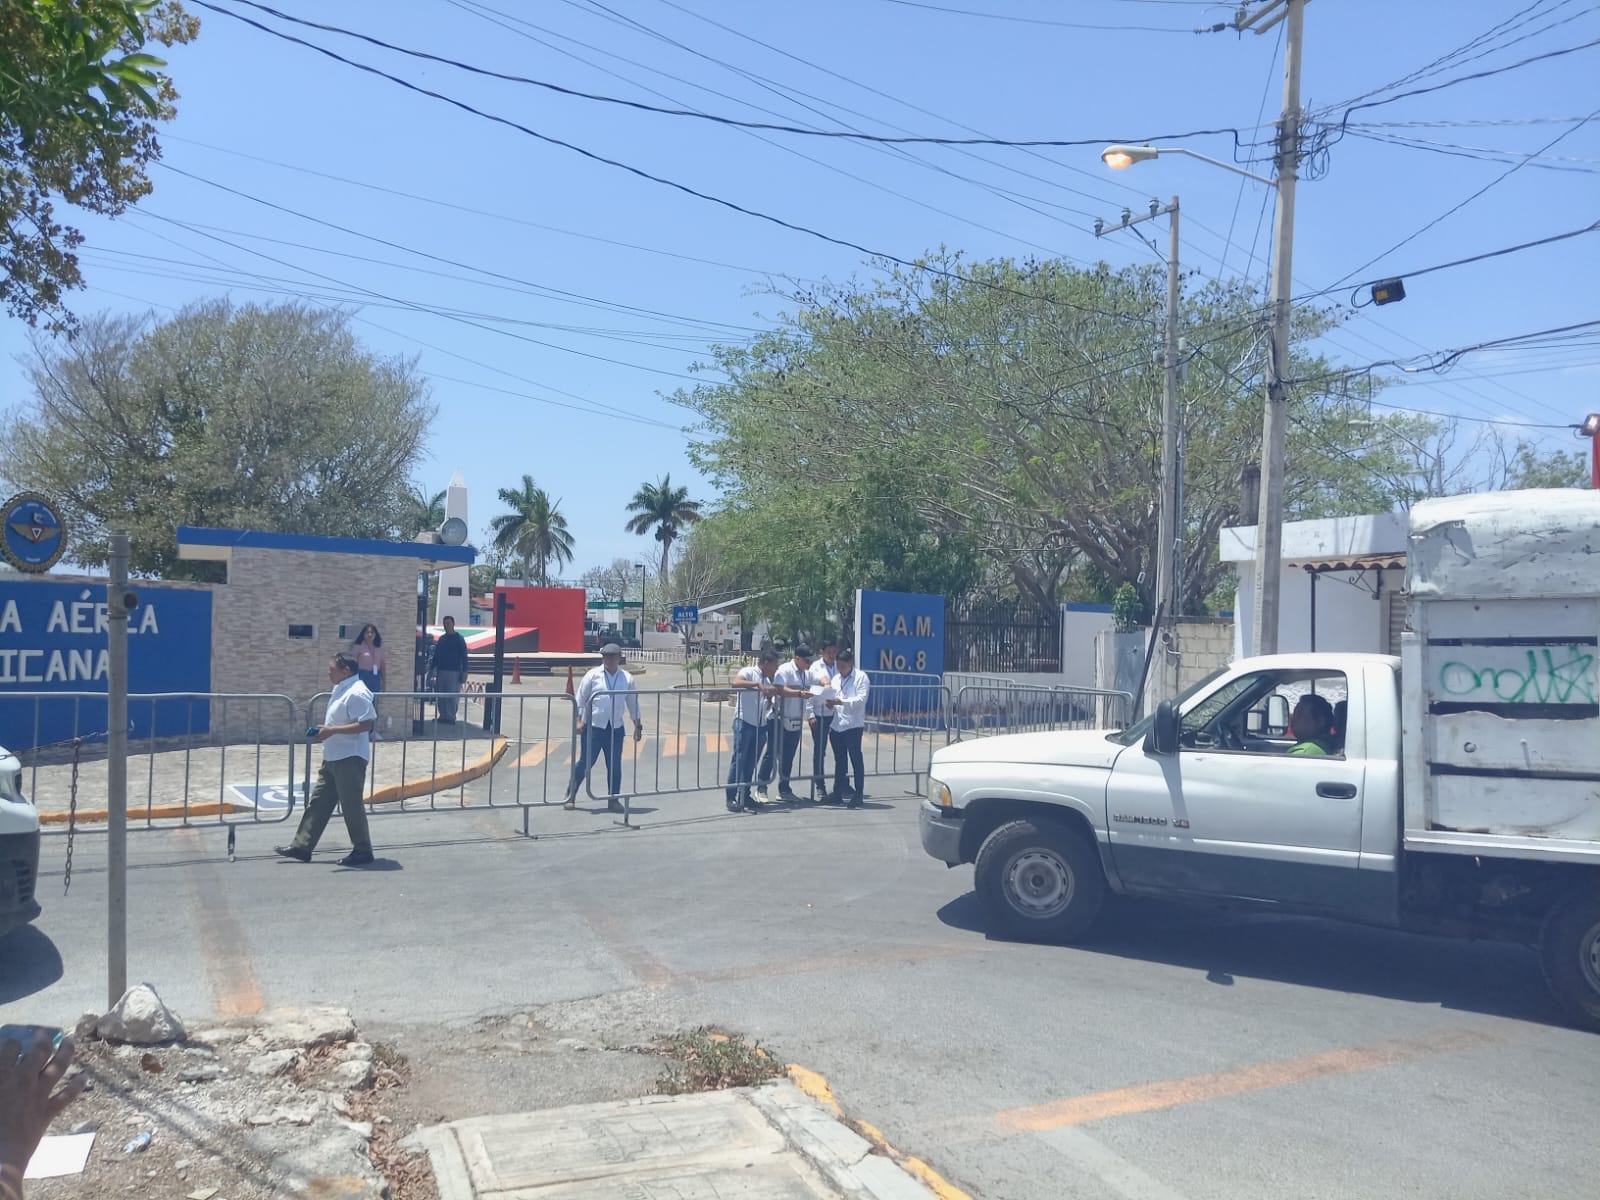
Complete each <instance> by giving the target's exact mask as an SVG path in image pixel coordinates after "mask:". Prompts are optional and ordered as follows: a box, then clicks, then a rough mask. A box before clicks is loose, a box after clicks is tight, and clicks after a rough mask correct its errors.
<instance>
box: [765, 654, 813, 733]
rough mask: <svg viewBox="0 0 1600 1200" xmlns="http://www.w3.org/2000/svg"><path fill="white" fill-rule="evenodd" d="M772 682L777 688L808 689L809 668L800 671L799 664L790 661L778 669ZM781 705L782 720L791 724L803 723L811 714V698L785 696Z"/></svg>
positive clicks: (809, 682)
mask: <svg viewBox="0 0 1600 1200" xmlns="http://www.w3.org/2000/svg"><path fill="white" fill-rule="evenodd" d="M772 681H773V682H774V683H776V684H777V685H778V686H779V687H791V688H809V687H810V686H811V668H809V667H807V668H806V669H805V670H801V669H800V664H799V663H797V662H795V661H794V659H792V658H791V659H790V660H789V661H788V662H786V663H784V664H783V666H781V667H779V668H778V673H777V674H776V675H774V676H773V677H772ZM781 704H782V705H783V709H782V711H783V719H784V721H785V722H788V723H790V724H792V723H793V722H795V721H801V722H804V720H805V718H806V717H807V716H808V715H809V714H810V712H811V698H810V697H809V696H807V697H806V698H805V699H803V700H802V699H801V698H800V697H799V696H785V697H784V698H783V700H782V701H781Z"/></svg>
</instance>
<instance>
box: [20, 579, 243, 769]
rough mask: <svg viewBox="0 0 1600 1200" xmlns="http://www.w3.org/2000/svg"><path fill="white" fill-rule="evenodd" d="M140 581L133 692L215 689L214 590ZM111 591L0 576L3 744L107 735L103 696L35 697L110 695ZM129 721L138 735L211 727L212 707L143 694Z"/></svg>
mask: <svg viewBox="0 0 1600 1200" xmlns="http://www.w3.org/2000/svg"><path fill="white" fill-rule="evenodd" d="M133 586H134V588H135V590H136V591H138V592H139V596H140V604H139V607H138V608H136V609H134V610H133V612H132V614H131V616H130V619H129V622H128V629H129V637H128V690H129V692H130V694H134V695H138V694H148V693H152V692H191V693H193V692H197V693H202V694H203V693H206V692H209V691H210V690H211V601H212V597H211V593H210V592H209V591H206V590H204V589H202V588H160V587H154V586H151V585H148V584H147V585H143V586H141V585H140V584H138V583H137V582H136V583H134V585H133ZM105 597H106V589H105V585H104V584H103V583H58V582H55V581H52V580H43V579H24V578H5V579H0V745H4V746H5V747H6V748H7V749H9V750H30V749H33V748H35V747H37V746H43V745H49V744H51V743H55V742H64V741H70V740H71V739H72V738H73V737H75V736H78V737H84V738H86V739H87V740H92V741H95V742H103V741H104V740H105V733H106V705H105V701H104V700H97V699H93V698H85V699H81V700H78V699H66V698H61V699H50V698H48V697H46V698H39V697H37V696H35V695H32V694H33V693H64V692H96V693H99V694H100V695H104V694H105V690H106V673H107V655H108V650H107V640H106V625H107V622H106V612H105ZM22 694H26V695H22ZM128 722H129V731H128V732H129V736H130V737H133V738H148V737H170V736H177V735H181V734H185V733H203V732H206V731H207V730H209V729H210V727H211V714H210V705H209V703H208V702H207V701H205V700H204V699H199V700H195V699H190V698H187V697H185V698H177V697H174V698H171V699H163V700H159V701H139V700H135V701H131V702H130V703H129V706H128Z"/></svg>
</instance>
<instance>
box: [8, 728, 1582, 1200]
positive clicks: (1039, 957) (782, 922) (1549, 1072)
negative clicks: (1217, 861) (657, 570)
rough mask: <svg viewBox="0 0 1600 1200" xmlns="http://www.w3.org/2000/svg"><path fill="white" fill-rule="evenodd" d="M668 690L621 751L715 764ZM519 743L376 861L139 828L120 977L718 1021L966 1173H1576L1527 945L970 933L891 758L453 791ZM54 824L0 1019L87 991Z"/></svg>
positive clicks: (94, 917)
mask: <svg viewBox="0 0 1600 1200" xmlns="http://www.w3.org/2000/svg"><path fill="white" fill-rule="evenodd" d="M725 713H726V710H725V709H720V710H717V714H716V715H725ZM711 715H712V714H707V715H706V716H701V715H699V714H697V715H696V718H695V720H696V721H704V720H707V719H709V717H710V716H711ZM674 720H676V722H677V723H676V725H675V726H674V725H673V723H672V722H669V721H668V720H666V719H665V718H664V717H663V719H661V720H659V721H657V722H654V723H653V732H654V734H655V736H658V737H663V738H665V737H673V738H677V739H679V740H677V741H674V742H673V743H671V745H670V746H669V747H668V750H669V751H670V752H668V753H656V752H651V753H647V754H643V755H641V759H640V761H641V763H643V764H645V770H644V773H643V774H642V775H641V778H642V779H645V780H646V782H648V781H650V780H651V779H653V778H656V777H658V776H659V777H660V778H662V779H664V780H667V781H668V782H672V780H673V778H676V779H677V780H678V781H680V782H681V781H682V779H683V777H684V772H686V771H692V772H699V771H701V770H710V769H712V767H714V766H715V765H716V764H715V760H716V759H717V757H718V755H719V753H720V751H719V750H718V749H717V745H718V743H717V742H716V741H713V740H711V739H714V738H716V737H719V736H720V734H719V733H718V732H717V731H716V730H715V729H707V728H705V727H704V726H701V727H700V728H698V729H697V728H694V727H686V723H685V722H683V721H681V720H678V719H676V718H674ZM663 726H665V727H663ZM647 745H648V744H647ZM535 752H536V751H535V747H534V745H533V744H532V743H529V744H528V745H527V746H519V747H516V748H515V754H514V756H513V755H508V756H507V758H506V759H505V760H504V761H503V763H502V766H501V767H500V768H499V769H497V770H496V771H495V772H494V774H493V775H492V776H490V777H489V778H487V779H483V780H479V781H477V782H476V783H474V784H471V785H469V786H468V787H467V788H466V790H465V791H464V792H463V793H460V794H459V795H458V796H456V797H454V798H453V800H452V802H455V803H460V804H461V805H462V806H463V807H461V808H459V809H457V810H454V811H437V812H430V811H417V812H408V813H402V814H389V815H382V816H379V817H377V818H376V819H375V820H374V822H373V833H374V840H375V842H376V843H377V846H378V853H379V856H380V863H379V864H378V867H377V869H371V870H362V871H350V870H341V869H338V868H336V867H334V866H333V865H332V859H333V858H334V857H336V856H337V854H338V853H339V852H340V849H341V845H342V831H341V828H340V825H339V822H338V820H337V819H335V821H334V822H333V824H332V826H331V827H330V834H329V838H328V840H327V842H326V844H325V846H324V850H323V856H324V857H323V858H321V859H319V861H318V862H316V863H313V864H312V865H309V866H305V865H301V864H298V863H292V862H286V861H283V860H280V859H277V858H275V857H273V856H272V853H271V847H272V845H273V844H274V842H275V841H281V840H286V838H285V837H283V836H282V835H281V834H280V832H279V830H278V829H276V828H273V827H266V828H253V827H246V828H244V829H242V830H241V831H240V833H239V837H238V859H237V861H235V862H231V863H230V862H229V861H228V860H227V857H226V853H225V836H224V834H223V833H222V831H221V830H218V829H214V828H213V829H207V830H181V831H145V832H139V833H136V834H135V835H133V836H132V837H131V838H130V845H131V857H132V869H131V871H130V874H129V905H130V914H131V917H130V929H131V934H130V948H129V952H130V974H131V976H132V977H133V978H134V979H135V980H148V981H150V982H151V983H153V984H154V985H155V986H156V987H157V988H158V989H159V990H160V992H161V993H162V995H163V996H164V997H165V998H166V999H167V1000H168V1002H169V1003H171V1004H172V1005H173V1006H174V1007H175V1008H177V1009H178V1010H179V1011H180V1012H182V1013H184V1014H185V1015H188V1016H203V1015H231V1014H236V1013H243V1012H249V1011H253V1010H256V1009H259V1008H261V1007H263V1006H267V1007H270V1006H275V1005H283V1004H296V1003H306V1002H316V1001H323V1002H334V1003H341V1004H345V1005H348V1006H349V1007H350V1008H351V1010H352V1011H353V1012H354V1013H355V1015H356V1017H357V1019H358V1021H360V1022H362V1023H363V1024H364V1025H365V1024H378V1025H381V1024H383V1023H386V1022H387V1023H393V1024H396V1025H404V1024H409V1025H415V1024H417V1023H419V1022H440V1023H443V1022H462V1023H465V1022H468V1021H471V1020H473V1019H476V1018H479V1017H483V1016H488V1015H493V1014H505V1013H512V1012H529V1011H533V1010H536V1009H542V1010H543V1011H546V1012H550V1013H553V1014H559V1016H560V1017H561V1019H562V1021H563V1022H564V1023H565V1024H567V1025H574V1024H576V1025H579V1026H586V1027H588V1028H591V1029H593V1030H594V1031H595V1032H596V1034H597V1036H608V1035H609V1034H610V1033H613V1032H614V1035H615V1036H616V1037H617V1038H619V1039H622V1038H626V1037H628V1036H633V1035H634V1034H635V1033H636V1032H645V1031H652V1030H653V1031H658V1032H659V1031H667V1030H673V1029H678V1028H683V1027H687V1026H694V1025H699V1024H705V1023H711V1024H717V1025H721V1026H724V1027H727V1028H730V1029H736V1030H740V1031H743V1032H744V1033H746V1034H748V1035H750V1036H752V1037H754V1038H758V1039H760V1040H761V1041H762V1042H763V1043H765V1044H768V1045H770V1046H771V1047H773V1048H774V1050H775V1051H776V1052H777V1053H779V1054H781V1055H782V1056H783V1057H784V1058H786V1059H787V1060H789V1061H791V1062H796V1063H801V1064H803V1065H805V1066H806V1067H808V1068H810V1069H812V1070H814V1071H817V1072H820V1073H822V1074H823V1075H825V1076H826V1077H827V1079H828V1080H829V1081H830V1083H831V1085H832V1088H833V1091H834V1093H835V1095H836V1096H837V1097H838V1099H839V1102H840V1103H841V1104H842V1105H843V1106H844V1107H845V1109H846V1110H847V1111H848V1112H849V1113H851V1114H852V1115H853V1116H856V1117H859V1118H860V1119H863V1120H865V1121H869V1122H871V1123H872V1124H874V1125H876V1126H877V1127H879V1128H880V1129H882V1130H883V1132H884V1133H885V1134H886V1135H887V1137H888V1138H889V1140H890V1141H891V1142H893V1143H894V1144H895V1145H896V1146H897V1147H898V1148H899V1149H901V1150H903V1151H905V1152H908V1153H912V1154H916V1155H919V1156H920V1157H922V1158H924V1159H926V1160H927V1161H928V1162H929V1163H931V1164H932V1165H933V1166H934V1167H935V1168H937V1169H938V1170H939V1171H941V1172H942V1173H943V1174H944V1175H945V1176H946V1177H947V1178H948V1179H949V1180H950V1181H951V1182H952V1183H954V1184H956V1185H958V1186H959V1187H960V1188H962V1189H965V1190H966V1191H967V1192H968V1193H970V1194H971V1195H972V1196H975V1197H982V1198H987V1200H1000V1198H1006V1200H1013V1198H1014V1200H1058V1198H1059V1197H1063V1196H1072V1197H1091V1198H1127V1200H1243V1198H1261V1200H1267V1198H1272V1200H1278V1198H1281V1197H1285V1196H1296V1197H1318V1196H1327V1197H1334V1196H1338V1197H1393V1196H1419V1197H1433V1196H1439V1197H1451V1198H1452V1200H1464V1198H1473V1197H1484V1198H1488V1197H1495V1198H1497V1200H1501V1198H1505V1197H1530V1198H1532V1197H1550V1196H1562V1195H1571V1196H1577V1195H1587V1194H1592V1192H1593V1190H1594V1180H1596V1179H1597V1178H1600V1143H1597V1141H1596V1139H1595V1138H1594V1137H1593V1122H1594V1118H1595V1115H1596V1114H1597V1113H1600V1037H1595V1036H1594V1035H1590V1034H1585V1033H1580V1032H1576V1031H1573V1030H1570V1029H1566V1028H1563V1027H1562V1026H1561V1025H1560V1024H1559V1023H1558V1021H1557V1017H1556V1014H1555V1011H1554V1007H1553V1005H1552V1003H1551V1002H1550V1001H1549V1000H1548V998H1547V997H1546V995H1545V991H1544V987H1543V984H1542V982H1541V979H1540V977H1539V971H1538V967H1537V964H1536V963H1535V961H1534V959H1533V958H1532V956H1531V955H1530V954H1528V953H1526V952H1524V951H1521V950H1519V949H1516V948H1510V947H1500V946H1488V945H1474V944H1466V943H1451V942H1441V941H1431V940H1427V939H1421V938H1415V937H1408V936H1402V935H1397V934H1389V933H1384V932H1381V931H1372V930H1363V929H1356V928H1348V927H1343V926H1338V925H1333V924H1329V923H1324V922H1318V921H1310V920H1298V919H1272V918H1266V917H1255V916H1252V917H1241V916H1230V915H1217V914H1210V913H1194V912H1185V911H1181V910H1175V909H1169V908H1165V907H1156V906H1146V905H1119V906H1116V907H1114V908H1113V909H1112V910H1111V911H1109V912H1108V915H1107V917H1106V919H1105V921H1104V924H1103V926H1102V927H1101V928H1100V929H1098V930H1097V932H1096V933H1095V935H1094V937H1093V938H1092V940H1091V941H1090V942H1089V943H1087V944H1085V945H1080V946H1076V947H1070V948H1068V947H1048V946H1028V945H1017V944H1011V943H1007V942H1003V941H996V940H992V939H990V938H989V937H988V936H987V935H986V934H985V932H984V931H983V926H982V921H981V916H980V913H979V911H978V907H977V904H976V900H975V898H974V896H973V895H972V893H971V885H972V872H971V868H962V869H958V870H954V871H947V870H946V869H945V868H944V867H943V866H942V865H940V864H938V863H935V862H934V861H932V860H931V859H928V858H927V857H925V856H924V855H923V853H922V850H921V848H920V846H919V844H918V841H917V831H916V803H917V801H916V799H915V798H914V797H912V796H909V795H906V794H904V793H905V790H906V789H907V788H908V787H909V786H910V784H911V783H912V779H911V778H910V777H909V776H907V777H896V778H885V779H879V780H876V781H869V786H868V791H869V793H870V799H869V802H868V805H867V807H866V808H864V809H862V810H859V811H844V810H839V809H832V808H823V809H817V808H812V807H809V806H808V807H800V808H792V809H783V810H779V811H772V812H766V813H763V814H761V815H759V816H742V815H733V814H729V813H727V812H726V811H725V810H724V808H723V803H722V797H721V795H720V793H716V792H705V791H702V792H684V793H680V794H672V795H664V796H659V797H641V798H640V799H639V800H638V801H637V802H636V803H637V808H636V813H637V818H636V819H637V823H638V825H639V826H640V827H639V828H637V829H632V830H630V829H624V828H621V827H620V826H619V825H618V824H617V823H616V822H615V820H614V819H613V818H612V817H610V816H608V815H606V814H605V813H603V812H601V811H597V810H596V806H593V805H586V807H585V808H584V809H582V810H580V811H578V812H564V811H562V810H561V809H560V807H559V803H555V804H548V805H544V804H542V805H540V806H538V807H536V808H534V809H533V810H532V811H531V812H530V814H529V817H528V826H529V830H530V832H531V834H532V835H533V836H530V837H524V836H522V832H521V830H522V819H521V815H520V812H518V811H515V810H511V811H507V810H502V809H493V810H491V809H489V808H487V807H486V805H487V803H488V801H489V798H490V795H491V791H492V794H493V797H494V800H495V802H496V803H497V804H499V803H504V802H506V800H507V799H508V798H509V797H512V796H515V795H516V794H518V790H519V777H520V789H521V793H522V794H523V796H524V797H525V798H531V797H534V796H542V795H544V794H545V788H544V784H545V781H546V779H547V777H550V778H556V779H559V778H560V776H561V774H562V768H561V763H562V762H563V761H564V756H565V755H566V754H567V753H568V750H567V748H566V747H565V746H561V747H556V746H554V745H551V746H550V747H549V748H548V749H546V750H545V751H544V753H543V754H542V755H540V756H539V757H538V760H537V761H534V762H527V761H525V760H526V759H527V758H529V757H530V756H531V755H532V754H533V753H535ZM701 757H706V758H708V759H710V760H713V761H711V762H709V763H708V764H707V765H706V766H705V767H702V766H700V765H699V763H698V760H699V759H700V758H701ZM683 759H688V760H691V761H690V762H688V763H685V762H682V761H678V760H683ZM518 763H522V765H520V766H519V765H518ZM552 763H554V764H555V765H554V766H552V765H551V764H552ZM721 763H722V764H723V767H725V763H726V758H725V756H724V757H722V758H721ZM662 764H670V766H663V765H662ZM701 777H702V776H699V775H693V774H692V775H691V776H690V778H691V779H698V778H701ZM554 799H555V800H556V801H559V794H557V795H556V796H555V797H554ZM600 807H603V806H600ZM64 853H65V844H64V842H63V840H62V839H60V838H58V837H52V838H49V839H47V842H46V849H45V859H46V861H45V863H44V878H43V879H42V881H41V888H40V892H41V896H40V899H41V902H42V904H43V905H44V909H45V912H44V916H43V917H42V918H41V919H40V921H39V922H38V923H37V925H36V926H35V927H33V928H31V929H27V930H24V931H21V932H20V933H18V934H15V935H13V936H11V937H9V938H7V939H6V940H5V941H3V942H0V1020H4V1021H39V1022H51V1023H66V1024H70V1023H71V1022H72V1021H74V1020H75V1019H76V1017H77V1016H78V1014H79V1013H81V1012H83V1011H88V1010H93V1011H99V1010H101V1009H103V1008H104V1005H105V1000H106V997H105V958H104V955H105V908H106V893H105V883H106V880H105V872H104V865H105V846H104V838H103V836H100V835H96V834H92V833H83V834H80V835H79V836H78V838H77V841H76V845H75V847H74V870H73V878H72V887H71V891H70V893H69V894H66V895H63V891H62V885H63V879H62V867H63V858H64ZM324 859H325V860H324ZM544 1006H553V1007H550V1008H545V1007H544ZM1585 1181H1588V1182H1585Z"/></svg>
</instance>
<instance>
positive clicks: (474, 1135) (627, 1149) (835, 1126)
mask: <svg viewBox="0 0 1600 1200" xmlns="http://www.w3.org/2000/svg"><path fill="white" fill-rule="evenodd" d="M407 1144H408V1146H412V1147H415V1148H417V1149H422V1150H426V1151H427V1152H428V1154H429V1157H430V1160H431V1161H432V1163H433V1170H434V1175H435V1177H436V1178H437V1180H438V1184H439V1195H440V1200H598V1198H599V1197H602V1196H606V1197H610V1196H620V1195H625V1196H630V1197H639V1198H640V1200H655V1198H657V1197H659V1198H661V1200H667V1198H668V1197H671V1198H673V1200H698V1198H700V1197H705V1198H706V1200H710V1198H712V1197H718V1198H721V1200H727V1198H729V1197H746V1198H748V1200H814V1198H816V1197H829V1198H832V1200H840V1198H847V1200H929V1197H930V1196H931V1195H932V1194H933V1193H931V1192H929V1191H928V1190H927V1189H926V1188H924V1187H923V1186H922V1184H920V1183H919V1182H917V1181H916V1180H915V1179H913V1178H912V1177H911V1176H910V1175H908V1174H906V1173H905V1172H904V1171H903V1170H901V1168H900V1167H899V1166H897V1165H896V1164H895V1163H894V1161H893V1160H891V1159H889V1158H887V1157H884V1156H883V1155H881V1154H878V1153H875V1152H874V1151H875V1147H874V1146H873V1145H872V1144H871V1143H870V1142H868V1141H867V1140H866V1139H865V1138H863V1137H861V1136H860V1135H859V1134H857V1133H856V1132H855V1131H854V1130H853V1129H851V1128H850V1127H849V1126H848V1125H846V1124H844V1122H842V1121H840V1120H839V1119H838V1118H837V1117H836V1116H835V1115H834V1114H833V1113H832V1112H830V1111H829V1110H828V1109H827V1108H825V1107H824V1106H823V1105H821V1104H819V1103H818V1102H817V1101H815V1100H813V1099H811V1097H809V1096H807V1095H806V1094H805V1093H804V1092H802V1091H800V1089H799V1088H797V1087H795V1086H794V1085H793V1084H792V1083H789V1082H787V1081H785V1082H779V1083H772V1084H767V1085H765V1086H763V1087H759V1088H737V1089H733V1090H729V1091H722V1092H702V1093H696V1094H692V1095H685V1096H647V1097H645V1098H643V1099H639V1100H620V1101H613V1102H610V1103H606V1104H580V1105H574V1106H572V1107H569V1108H557V1109H548V1110H545V1111H543V1112H530V1113H519V1114H516V1115H513V1116H503V1117H479V1118H475V1119H472V1120H466V1121H456V1122H452V1123H450V1124H448V1125H436V1126H432V1127H430V1128H428V1129H422V1130H418V1131H417V1132H416V1133H415V1134H413V1135H412V1137H411V1138H410V1139H408V1143H407Z"/></svg>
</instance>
